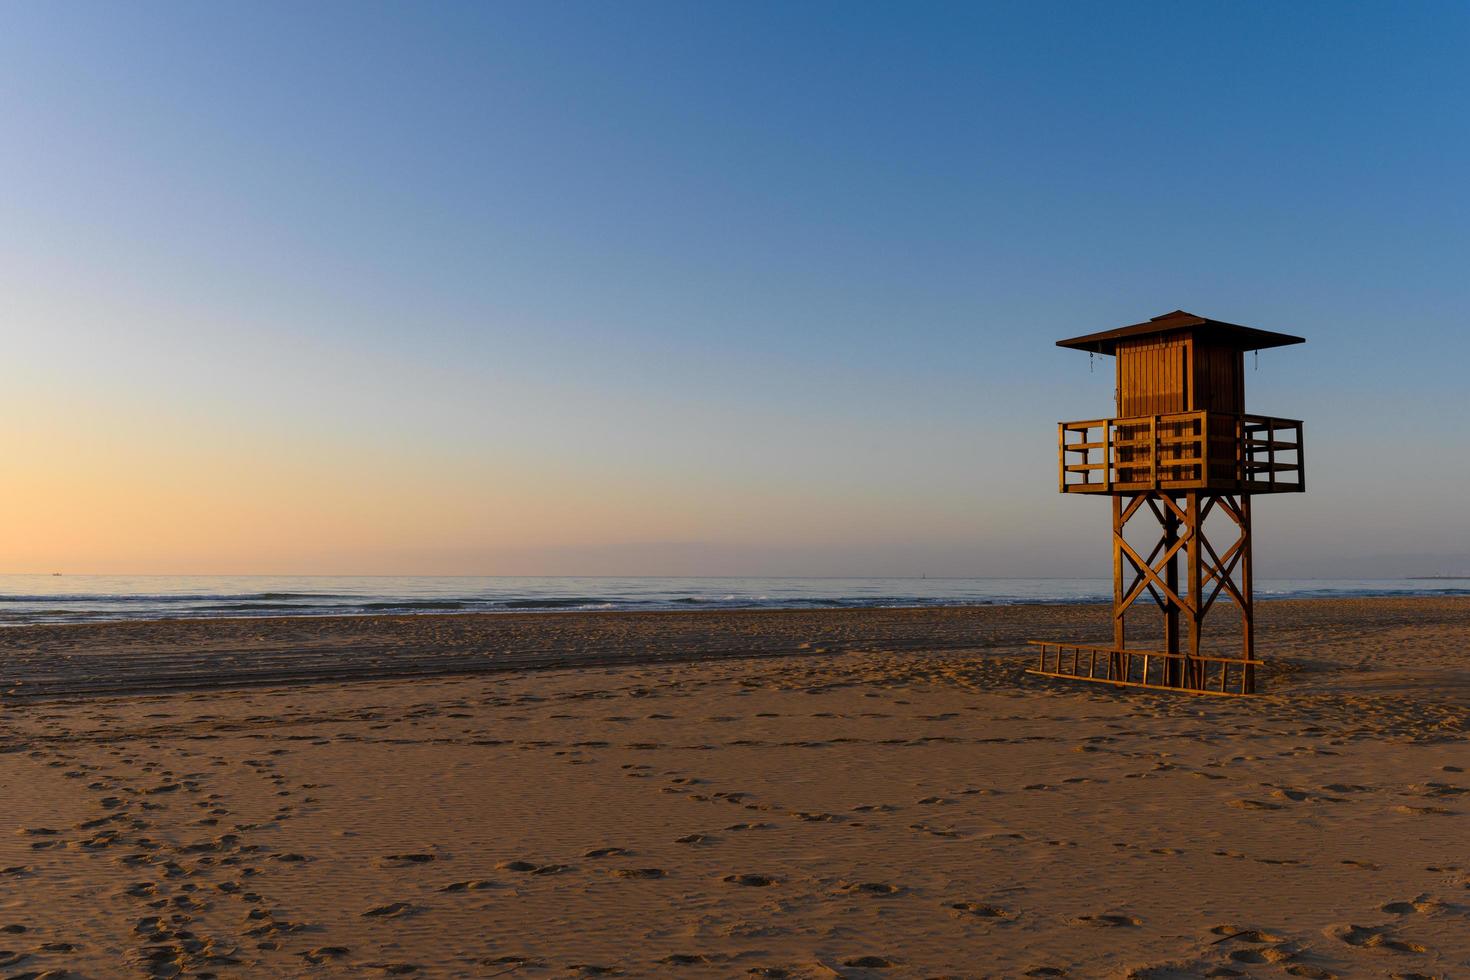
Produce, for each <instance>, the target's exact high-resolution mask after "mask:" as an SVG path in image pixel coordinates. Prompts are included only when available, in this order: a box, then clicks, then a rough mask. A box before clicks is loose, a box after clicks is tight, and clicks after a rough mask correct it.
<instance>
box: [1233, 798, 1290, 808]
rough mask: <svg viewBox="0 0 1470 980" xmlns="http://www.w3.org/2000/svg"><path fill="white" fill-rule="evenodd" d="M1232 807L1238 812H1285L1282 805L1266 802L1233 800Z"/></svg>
mask: <svg viewBox="0 0 1470 980" xmlns="http://www.w3.org/2000/svg"><path fill="white" fill-rule="evenodd" d="M1230 805H1231V806H1233V807H1235V808H1236V809H1237V810H1285V809H1286V807H1285V806H1284V805H1283V804H1281V803H1267V802H1265V801H1264V800H1231V801H1230Z"/></svg>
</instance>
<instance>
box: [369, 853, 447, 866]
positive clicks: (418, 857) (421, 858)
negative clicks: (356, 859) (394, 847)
mask: <svg viewBox="0 0 1470 980" xmlns="http://www.w3.org/2000/svg"><path fill="white" fill-rule="evenodd" d="M436 860H438V858H437V857H436V856H435V855H433V854H385V855H383V857H382V858H381V859H380V860H379V862H378V863H379V864H380V865H382V866H384V867H405V866H407V865H410V864H428V863H429V862H431V861H436Z"/></svg>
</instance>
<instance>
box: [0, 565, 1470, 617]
mask: <svg viewBox="0 0 1470 980" xmlns="http://www.w3.org/2000/svg"><path fill="white" fill-rule="evenodd" d="M1256 595H1257V597H1258V598H1261V599H1289V598H1312V597H1349V598H1350V597H1360V596H1380V595H1437V596H1445V595H1470V579H1466V578H1460V579H1455V578H1442V579H1440V578H1434V579H1277V580H1271V579H1265V580H1261V581H1258V582H1257V584H1256ZM1111 599H1112V583H1111V582H1110V581H1109V580H1107V579H1100V578H906V577H893V578H778V577H771V578H726V577H702V578H694V577H672V578H657V577H580V578H578V577H511V576H485V577H465V576H418V575H414V576H318V575H292V576H285V575H282V576H275V575H0V625H5V626H17V625H25V624H30V623H68V622H88V621H104V620H134V619H200V618H216V617H232V616H359V615H373V614H380V615H381V614H387V615H394V614H414V613H457V612H489V613H496V612H499V613H512V612H520V613H523V612H557V611H572V610H593V611H595V610H649V609H686V610H687V609H691V608H695V609H706V608H707V609H751V608H755V609H759V608H767V609H811V608H843V607H904V606H910V607H916V606H967V605H1019V604H1033V603H1048V602H1105V601H1110V600H1111Z"/></svg>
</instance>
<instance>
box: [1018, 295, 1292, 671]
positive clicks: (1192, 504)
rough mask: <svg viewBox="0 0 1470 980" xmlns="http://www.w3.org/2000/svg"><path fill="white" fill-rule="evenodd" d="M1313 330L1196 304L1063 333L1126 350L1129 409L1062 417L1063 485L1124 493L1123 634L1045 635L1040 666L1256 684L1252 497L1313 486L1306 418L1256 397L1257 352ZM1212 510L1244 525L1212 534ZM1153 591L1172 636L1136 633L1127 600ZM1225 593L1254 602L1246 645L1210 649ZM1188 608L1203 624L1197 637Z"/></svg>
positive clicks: (1246, 613) (1118, 507) (1117, 521)
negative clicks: (1295, 331)
mask: <svg viewBox="0 0 1470 980" xmlns="http://www.w3.org/2000/svg"><path fill="white" fill-rule="evenodd" d="M1300 343H1304V340H1303V338H1301V337H1293V336H1291V335H1289V334H1282V333H1271V332H1270V331H1266V330H1257V329H1255V328H1254V327H1242V326H1239V325H1237V324H1234V323H1222V322H1220V321H1218V320H1209V319H1206V318H1205V317H1201V316H1195V315H1194V314H1193V313H1186V312H1184V311H1183V310H1175V311H1174V312H1173V313H1166V314H1164V315H1163V316H1156V317H1154V318H1153V319H1152V320H1149V321H1147V322H1145V323H1136V324H1133V325H1132V326H1128V327H1119V328H1118V329H1116V330H1106V331H1104V332H1102V333H1095V334H1089V335H1087V336H1085V337H1074V338H1072V339H1071V340H1059V341H1057V346H1058V347H1069V348H1072V349H1073V350H1081V351H1087V352H1089V353H1091V354H1108V355H1112V356H1113V357H1115V358H1116V359H1117V400H1118V404H1117V413H1118V415H1117V417H1116V418H1106V419H1091V420H1088V421H1083V422H1061V423H1059V424H1058V426H1057V455H1058V460H1057V483H1058V489H1059V490H1061V492H1062V493H1075V494H1102V495H1105V496H1108V497H1110V498H1111V499H1112V506H1113V645H1112V646H1111V647H1096V646H1083V645H1078V644H1075V643H1058V642H1053V641H1047V640H1033V641H1031V642H1032V643H1033V644H1035V645H1036V646H1037V647H1038V648H1039V649H1040V662H1039V663H1038V664H1037V667H1036V668H1035V669H1034V670H1031V671H1029V672H1030V673H1033V674H1041V675H1044V676H1047V677H1064V678H1068V679H1074V680H1088V681H1098V682H1101V683H1105V684H1116V685H1122V686H1128V687H1147V688H1167V689H1173V690H1182V691H1191V692H1196V693H1201V694H1203V693H1210V694H1251V693H1254V692H1255V687H1256V671H1255V668H1256V667H1257V666H1259V664H1260V661H1258V660H1257V659H1256V656H1255V630H1254V618H1255V617H1254V609H1253V602H1252V594H1251V497H1252V496H1254V495H1255V494H1258V493H1300V492H1301V491H1303V490H1305V489H1306V483H1305V480H1304V471H1303V468H1302V467H1303V463H1304V459H1303V446H1302V423H1301V422H1300V421H1298V420H1295V419H1279V418H1271V417H1268V416H1264V415H1249V414H1247V413H1246V411H1245V352H1246V351H1254V350H1262V349H1264V348H1268V347H1282V346H1285V345H1287V344H1300ZM1212 513H1220V514H1224V515H1225V516H1226V517H1227V518H1228V522H1225V523H1226V527H1227V528H1228V529H1229V530H1230V532H1231V533H1233V535H1234V541H1233V542H1232V543H1230V544H1229V545H1228V546H1227V547H1225V548H1224V549H1223V550H1219V549H1217V548H1216V547H1215V545H1214V544H1213V543H1212V542H1211V541H1210V540H1209V538H1208V537H1207V536H1206V535H1205V521H1206V519H1207V518H1208V517H1209V516H1210V515H1211V514H1212ZM1149 515H1152V517H1153V519H1154V520H1155V521H1157V528H1156V530H1157V532H1158V538H1157V542H1156V543H1155V544H1154V545H1153V547H1152V549H1151V550H1149V551H1147V552H1146V553H1145V552H1144V551H1143V549H1142V548H1135V547H1133V546H1132V545H1131V544H1130V543H1129V542H1128V540H1127V537H1126V535H1125V531H1127V530H1128V529H1129V522H1130V521H1134V522H1135V525H1134V528H1135V530H1136V529H1137V523H1136V522H1137V521H1140V520H1141V521H1144V522H1145V523H1146V524H1147V525H1148V527H1149V528H1150V529H1151V530H1153V529H1154V528H1153V524H1152V523H1151V522H1148V521H1147V518H1148V516H1149ZM1216 523H1217V524H1218V523H1221V522H1220V521H1219V520H1218V519H1217V521H1216ZM1149 540H1153V535H1152V533H1150V534H1149ZM1181 557H1182V558H1183V564H1184V581H1185V583H1186V584H1185V587H1184V588H1183V589H1181V588H1180V578H1179V565H1180V558H1181ZM1145 594H1147V595H1149V596H1150V597H1151V598H1152V599H1153V601H1154V602H1155V603H1156V604H1157V606H1158V608H1159V610H1160V612H1161V613H1162V615H1163V649H1153V650H1142V649H1133V648H1130V647H1129V646H1128V637H1127V631H1126V630H1125V628H1124V614H1125V613H1126V612H1127V611H1128V610H1129V608H1130V607H1132V606H1133V604H1134V603H1135V602H1137V601H1138V600H1139V599H1141V598H1142V597H1143V596H1144V595H1145ZM1222 594H1223V595H1227V596H1229V597H1230V599H1231V600H1232V601H1233V602H1234V603H1235V605H1236V606H1237V607H1238V608H1239V610H1240V617H1241V620H1240V625H1241V650H1240V656H1238V657H1232V656H1220V655H1215V654H1206V653H1203V652H1202V649H1201V638H1202V634H1203V629H1204V623H1205V617H1206V615H1208V613H1209V612H1210V610H1211V608H1212V607H1213V606H1214V604H1215V600H1216V599H1218V598H1219V597H1220V596H1221V595H1222ZM1181 617H1182V618H1183V619H1185V620H1186V621H1187V622H1188V625H1189V635H1188V638H1187V641H1183V642H1181V636H1180V619H1181Z"/></svg>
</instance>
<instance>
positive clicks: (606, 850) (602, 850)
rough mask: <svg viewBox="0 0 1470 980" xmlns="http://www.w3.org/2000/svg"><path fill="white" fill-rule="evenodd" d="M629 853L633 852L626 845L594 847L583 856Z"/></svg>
mask: <svg viewBox="0 0 1470 980" xmlns="http://www.w3.org/2000/svg"><path fill="white" fill-rule="evenodd" d="M629 853H631V852H630V851H629V850H628V849H627V848H625V847H594V848H593V849H592V850H590V851H588V852H587V853H585V854H583V855H582V856H583V857H587V858H606V857H625V856H627V855H628V854H629Z"/></svg>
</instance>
